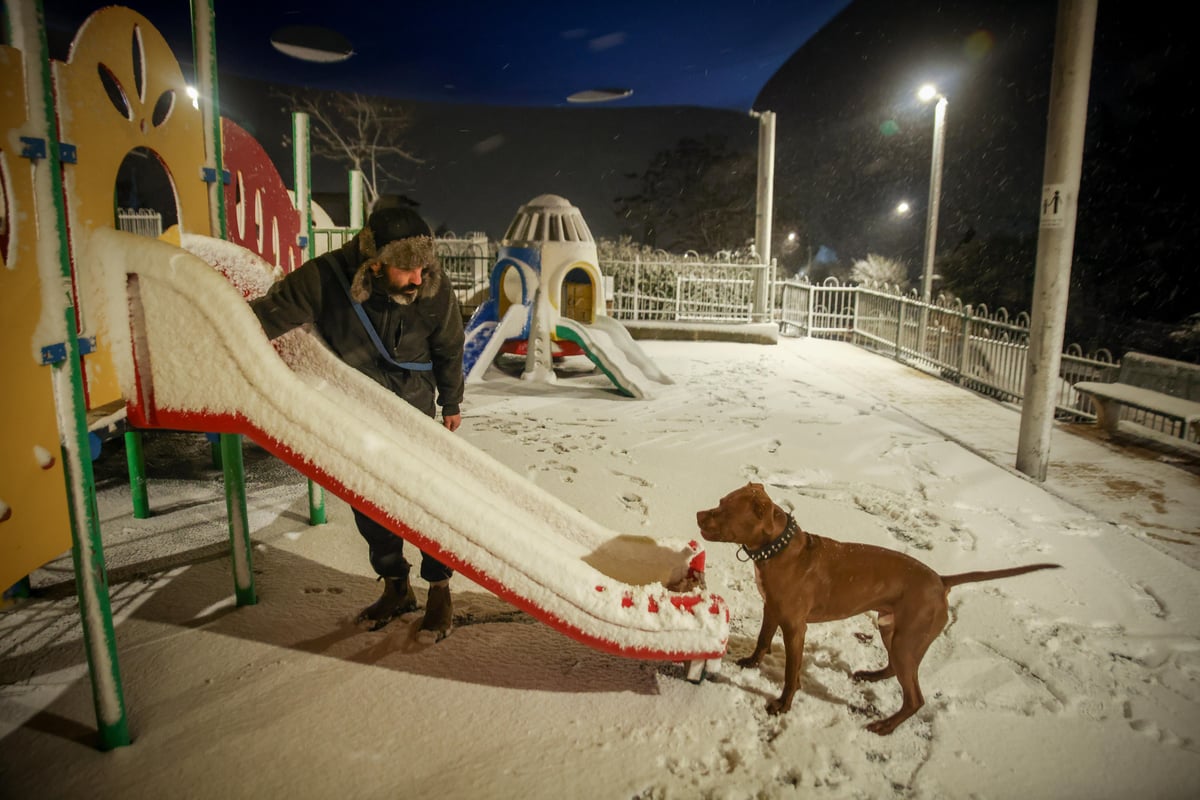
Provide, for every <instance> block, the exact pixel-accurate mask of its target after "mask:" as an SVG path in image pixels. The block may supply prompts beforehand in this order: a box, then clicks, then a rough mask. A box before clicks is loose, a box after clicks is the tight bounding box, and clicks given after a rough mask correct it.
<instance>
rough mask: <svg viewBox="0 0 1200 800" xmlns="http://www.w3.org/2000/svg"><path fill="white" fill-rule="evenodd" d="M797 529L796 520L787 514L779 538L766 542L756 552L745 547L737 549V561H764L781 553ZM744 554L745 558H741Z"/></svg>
mask: <svg viewBox="0 0 1200 800" xmlns="http://www.w3.org/2000/svg"><path fill="white" fill-rule="evenodd" d="M798 530H799V527H798V526H797V525H796V519H795V518H794V517H793V516H792V515H791V514H788V521H787V525H785V526H784V528H783V533H781V534H779V538H778V539H776V540H775V541H773V542H768V543H767V544H765V545H763V546H762V547H760V548H758V549H757V550H751V549H750V548H749V547H746V545H742V546H741V547H739V548H738V559H739V560H741V561H746V560H750V561H766V560H767V559H768V558H771V557H773V556H777V555H779V554H780V553H781V552H783V548H785V547H787V546H788V542H790V541H791V540H792V537H793V536H795V535H796V531H798ZM743 553H745V554H746V558H742V554H743Z"/></svg>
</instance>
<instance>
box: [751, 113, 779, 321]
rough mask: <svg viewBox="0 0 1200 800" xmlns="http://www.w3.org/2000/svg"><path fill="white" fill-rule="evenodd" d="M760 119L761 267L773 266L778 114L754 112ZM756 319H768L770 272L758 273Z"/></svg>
mask: <svg viewBox="0 0 1200 800" xmlns="http://www.w3.org/2000/svg"><path fill="white" fill-rule="evenodd" d="M751 114H752V115H753V116H756V117H758V193H757V197H756V204H757V208H756V213H755V218H754V247H755V249H756V250H757V251H758V260H759V263H760V264H764V265H769V264H770V263H771V225H772V223H773V222H774V210H775V112H774V111H762V112H753V111H752V112H751ZM756 276H757V277H756V279H755V280H756V284H755V287H754V288H755V292H754V308H753V318H754V320H755V321H756V322H761V321H763V320H765V319H767V311H768V309H767V291H768V288H769V287H768V286H767V277H768V276H767V268H766V267H764V268H763V269H761V270H759V271H758V272H757V273H756Z"/></svg>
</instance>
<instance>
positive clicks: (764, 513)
mask: <svg viewBox="0 0 1200 800" xmlns="http://www.w3.org/2000/svg"><path fill="white" fill-rule="evenodd" d="M750 489H751V492H750V495H751V499H752V501H753V506H754V516H756V517H758V518H759V519H767V517H768V516H769V515H770V513H771V510H772V508H773V505H774V504H773V503H772V502H771V498H770V497H767V492H766V490H765V489H763V485H762V484H761V483H752V484H750Z"/></svg>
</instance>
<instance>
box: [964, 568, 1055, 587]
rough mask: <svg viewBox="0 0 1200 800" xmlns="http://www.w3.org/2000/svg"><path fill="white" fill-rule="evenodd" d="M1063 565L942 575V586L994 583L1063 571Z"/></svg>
mask: <svg viewBox="0 0 1200 800" xmlns="http://www.w3.org/2000/svg"><path fill="white" fill-rule="evenodd" d="M1061 568H1062V564H1026V565H1025V566H1023V567H1011V568H1009V569H992V570H983V571H981V572H961V573H959V574H958V575H942V576H941V578H942V585H943V586H945V587H946V588H947V589H949V588H950V587H951V586H958V585H959V584H960V583H977V582H979V581H994V580H997V579H999V578H1011V577H1013V576H1014V575H1024V574H1025V573H1026V572H1036V571H1037V570H1039V569H1061Z"/></svg>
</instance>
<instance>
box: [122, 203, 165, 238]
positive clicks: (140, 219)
mask: <svg viewBox="0 0 1200 800" xmlns="http://www.w3.org/2000/svg"><path fill="white" fill-rule="evenodd" d="M117 229H118V230H122V231H125V232H126V233H132V234H135V235H137V236H149V237H151V238H152V239H157V238H158V237H159V236H162V214H160V213H158V212H157V211H155V210H154V209H153V208H120V209H117Z"/></svg>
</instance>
